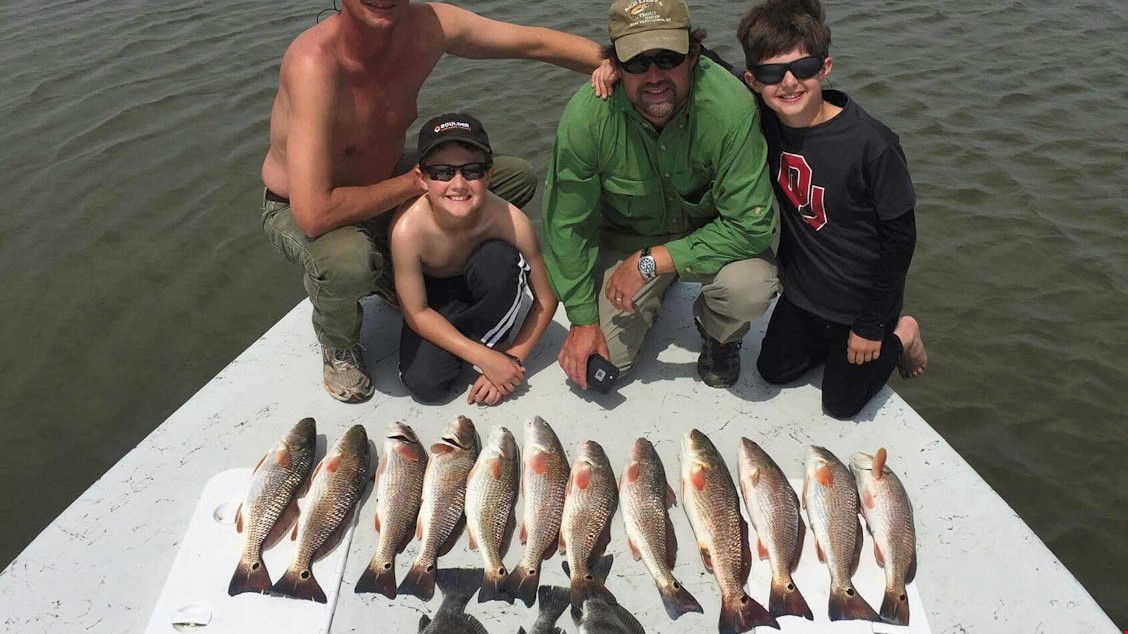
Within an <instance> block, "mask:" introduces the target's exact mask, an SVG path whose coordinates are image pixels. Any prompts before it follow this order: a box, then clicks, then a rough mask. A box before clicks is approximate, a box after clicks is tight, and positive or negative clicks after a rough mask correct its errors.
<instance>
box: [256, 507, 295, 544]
mask: <svg viewBox="0 0 1128 634" xmlns="http://www.w3.org/2000/svg"><path fill="white" fill-rule="evenodd" d="M299 513H300V511H299V510H298V501H297V500H296V499H294V500H290V503H289V504H287V505H286V508H285V509H283V510H282V515H281V516H279V517H278V521H276V522H274V526H272V527H270V532H269V533H267V534H266V539H264V540H262V549H263V550H269V549H271V548H273V547H274V545H275V544H277V543H278V542H280V541H282V540H283V539H284V538H285V537H286V533H288V532H290V527H291V526H294V525H296V524H297V523H298V515H299Z"/></svg>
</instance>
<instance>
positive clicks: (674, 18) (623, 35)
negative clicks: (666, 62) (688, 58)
mask: <svg viewBox="0 0 1128 634" xmlns="http://www.w3.org/2000/svg"><path fill="white" fill-rule="evenodd" d="M607 32H608V34H610V35H611V42H612V43H613V44H614V45H615V54H616V55H617V56H618V57H619V59H620V60H623V61H626V60H628V59H630V58H632V57H634V56H635V55H638V54H639V53H642V52H643V51H649V50H650V49H655V48H662V49H666V50H669V51H674V52H675V53H681V54H683V55H684V54H686V53H688V52H689V7H687V6H686V5H685V2H684V1H683V0H615V2H613V3H612V4H611V13H610V15H609V16H608V18H607Z"/></svg>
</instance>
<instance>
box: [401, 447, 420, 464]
mask: <svg viewBox="0 0 1128 634" xmlns="http://www.w3.org/2000/svg"><path fill="white" fill-rule="evenodd" d="M395 451H396V453H398V454H399V455H401V456H403V457H404V459H406V460H410V461H412V462H419V460H420V459H421V458H422V457H423V456H421V455H419V450H417V449H416V448H415V446H414V445H406V444H402V443H401V444H398V445H396V449H395Z"/></svg>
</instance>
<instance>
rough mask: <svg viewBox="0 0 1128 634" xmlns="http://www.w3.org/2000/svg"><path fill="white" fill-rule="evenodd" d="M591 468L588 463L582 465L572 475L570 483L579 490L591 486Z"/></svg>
mask: <svg viewBox="0 0 1128 634" xmlns="http://www.w3.org/2000/svg"><path fill="white" fill-rule="evenodd" d="M592 472H593V470H592V468H591V465H589V464H588V463H586V462H585V463H583V464H581V465H580V466H579V468H577V469H576V471H575V473H573V474H572V482H573V483H574V484H575V485H576V487H578V488H580V489H586V488H588V486H589V485H590V484H591V476H592Z"/></svg>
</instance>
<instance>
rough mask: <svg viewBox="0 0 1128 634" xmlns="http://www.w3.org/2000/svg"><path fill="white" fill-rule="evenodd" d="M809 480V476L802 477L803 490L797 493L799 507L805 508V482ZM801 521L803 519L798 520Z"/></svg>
mask: <svg viewBox="0 0 1128 634" xmlns="http://www.w3.org/2000/svg"><path fill="white" fill-rule="evenodd" d="M810 481H811V478H810V477H806V478H803V492H802V493H801V494H800V495H799V508H800V509H802V510H804V511H805V510H807V483H808V482H810ZM799 521H800V522H802V521H803V520H799Z"/></svg>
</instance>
